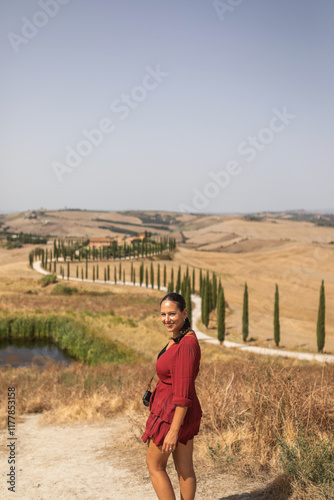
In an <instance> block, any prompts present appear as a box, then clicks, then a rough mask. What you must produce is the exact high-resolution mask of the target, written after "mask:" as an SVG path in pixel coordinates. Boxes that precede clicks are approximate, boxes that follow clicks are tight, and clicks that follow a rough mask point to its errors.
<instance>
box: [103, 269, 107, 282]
mask: <svg viewBox="0 0 334 500" xmlns="http://www.w3.org/2000/svg"><path fill="white" fill-rule="evenodd" d="M104 281H107V268H106V267H105V268H104Z"/></svg>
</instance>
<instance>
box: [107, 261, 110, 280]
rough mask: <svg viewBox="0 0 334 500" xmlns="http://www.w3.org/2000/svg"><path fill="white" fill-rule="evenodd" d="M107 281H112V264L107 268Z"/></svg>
mask: <svg viewBox="0 0 334 500" xmlns="http://www.w3.org/2000/svg"><path fill="white" fill-rule="evenodd" d="M107 280H108V281H110V264H108V267H107Z"/></svg>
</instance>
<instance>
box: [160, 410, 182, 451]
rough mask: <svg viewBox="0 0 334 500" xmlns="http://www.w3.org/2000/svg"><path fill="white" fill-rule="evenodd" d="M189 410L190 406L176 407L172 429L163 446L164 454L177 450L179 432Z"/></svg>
mask: <svg viewBox="0 0 334 500" xmlns="http://www.w3.org/2000/svg"><path fill="white" fill-rule="evenodd" d="M187 410H188V406H180V405H176V407H175V413H174V417H173V420H172V423H171V425H170V429H169V431H168V432H167V434H166V437H165V439H164V442H163V445H162V450H161V451H162V452H165V453H169V452H171V451H174V450H175V447H176V442H177V437H178V434H179V430H180V427H181V425H182V422H183V419H184V417H185V416H186V413H187ZM170 448H172V450H170Z"/></svg>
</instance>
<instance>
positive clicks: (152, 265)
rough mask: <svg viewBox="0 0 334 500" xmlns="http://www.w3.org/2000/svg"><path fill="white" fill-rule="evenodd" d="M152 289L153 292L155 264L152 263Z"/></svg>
mask: <svg viewBox="0 0 334 500" xmlns="http://www.w3.org/2000/svg"><path fill="white" fill-rule="evenodd" d="M151 287H152V290H153V288H154V269H153V262H151Z"/></svg>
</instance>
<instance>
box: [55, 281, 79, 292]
mask: <svg viewBox="0 0 334 500" xmlns="http://www.w3.org/2000/svg"><path fill="white" fill-rule="evenodd" d="M51 293H52V295H73V294H74V293H78V289H77V288H75V287H71V286H68V285H63V284H62V283H58V285H56V286H55V287H54V289H53V290H52V292H51Z"/></svg>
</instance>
